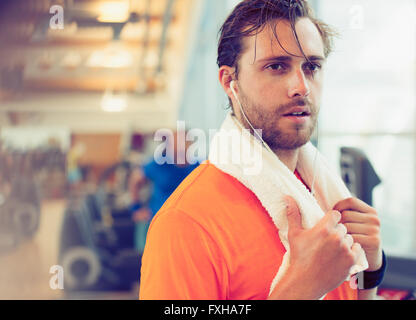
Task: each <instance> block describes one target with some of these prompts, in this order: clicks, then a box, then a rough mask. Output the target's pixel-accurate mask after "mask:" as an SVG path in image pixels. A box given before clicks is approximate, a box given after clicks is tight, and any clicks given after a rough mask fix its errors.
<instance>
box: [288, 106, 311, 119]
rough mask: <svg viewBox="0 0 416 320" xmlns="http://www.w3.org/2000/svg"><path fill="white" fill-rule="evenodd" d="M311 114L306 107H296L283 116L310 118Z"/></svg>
mask: <svg viewBox="0 0 416 320" xmlns="http://www.w3.org/2000/svg"><path fill="white" fill-rule="evenodd" d="M310 115H311V112H310V111H309V109H308V108H306V107H294V108H292V109H290V110H288V111H287V112H285V113H284V114H283V116H284V117H308V116H310Z"/></svg>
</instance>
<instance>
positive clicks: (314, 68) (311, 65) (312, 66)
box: [305, 63, 322, 72]
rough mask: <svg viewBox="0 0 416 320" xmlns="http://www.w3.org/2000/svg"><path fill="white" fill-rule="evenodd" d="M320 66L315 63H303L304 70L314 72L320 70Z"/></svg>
mask: <svg viewBox="0 0 416 320" xmlns="http://www.w3.org/2000/svg"><path fill="white" fill-rule="evenodd" d="M321 68H322V67H321V66H320V65H319V64H317V63H307V64H305V69H306V71H309V72H316V71H318V70H320V69H321Z"/></svg>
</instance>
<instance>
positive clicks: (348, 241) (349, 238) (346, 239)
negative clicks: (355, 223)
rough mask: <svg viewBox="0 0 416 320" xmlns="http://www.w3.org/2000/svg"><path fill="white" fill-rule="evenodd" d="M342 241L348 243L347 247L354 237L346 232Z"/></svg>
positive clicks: (351, 243)
mask: <svg viewBox="0 0 416 320" xmlns="http://www.w3.org/2000/svg"><path fill="white" fill-rule="evenodd" d="M344 241H345V242H346V243H347V244H348V247H349V248H351V247H352V245H353V244H354V239H353V237H352V236H351V235H350V234H346V235H345V239H344Z"/></svg>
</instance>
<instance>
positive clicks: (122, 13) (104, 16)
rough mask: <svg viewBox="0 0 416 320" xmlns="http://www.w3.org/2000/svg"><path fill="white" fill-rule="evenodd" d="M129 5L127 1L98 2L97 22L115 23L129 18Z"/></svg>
mask: <svg viewBox="0 0 416 320" xmlns="http://www.w3.org/2000/svg"><path fill="white" fill-rule="evenodd" d="M129 11H130V5H129V2H128V1H107V2H102V3H100V4H99V7H98V13H99V16H98V18H97V20H98V21H99V22H107V23H117V22H119V23H120V22H126V21H127V20H128V19H129Z"/></svg>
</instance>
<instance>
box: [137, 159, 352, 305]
mask: <svg viewBox="0 0 416 320" xmlns="http://www.w3.org/2000/svg"><path fill="white" fill-rule="evenodd" d="M284 253H285V248H284V247H283V244H282V243H281V241H280V239H279V235H278V230H277V228H276V226H275V225H274V223H273V221H272V220H271V218H270V216H269V214H268V213H267V211H266V210H265V209H264V208H263V206H262V205H261V203H260V201H259V200H258V199H257V197H256V196H255V195H254V193H253V192H252V191H251V190H249V189H247V188H246V187H245V186H244V185H243V184H241V183H240V182H239V181H238V180H237V179H235V178H234V177H231V176H230V175H227V174H226V173H224V172H222V171H220V170H219V169H218V168H216V167H215V166H214V165H212V164H210V163H209V162H208V161H207V162H205V163H203V164H202V165H200V166H199V167H198V168H196V169H195V170H194V171H193V172H192V173H191V174H190V175H189V176H188V177H187V178H186V179H185V180H184V181H183V182H182V183H181V185H180V186H179V187H178V188H177V189H176V191H175V192H174V193H173V194H172V195H171V197H170V198H169V199H168V200H167V201H166V202H165V204H164V205H163V207H162V208H161V209H160V211H159V212H158V213H157V214H156V216H155V217H154V218H153V220H152V223H151V225H150V228H149V231H148V235H147V240H146V248H145V251H144V254H143V258H142V268H141V281H140V293H139V297H140V299H145V300H188V299H189V300H249V299H261V300H263V299H267V297H268V295H269V290H270V285H271V283H272V281H273V279H274V277H275V275H276V273H277V271H278V269H279V266H280V265H281V263H282V259H283V255H284ZM322 276H323V277H324V276H325V275H322ZM356 298H357V292H356V290H353V289H351V288H350V286H349V283H348V282H345V283H343V284H342V285H341V286H340V287H338V288H337V289H335V290H334V291H332V292H329V293H328V294H327V295H326V298H325V299H333V300H338V299H339V300H344V299H356Z"/></svg>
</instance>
